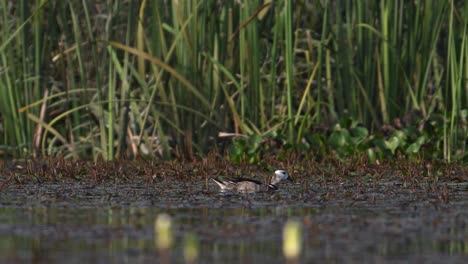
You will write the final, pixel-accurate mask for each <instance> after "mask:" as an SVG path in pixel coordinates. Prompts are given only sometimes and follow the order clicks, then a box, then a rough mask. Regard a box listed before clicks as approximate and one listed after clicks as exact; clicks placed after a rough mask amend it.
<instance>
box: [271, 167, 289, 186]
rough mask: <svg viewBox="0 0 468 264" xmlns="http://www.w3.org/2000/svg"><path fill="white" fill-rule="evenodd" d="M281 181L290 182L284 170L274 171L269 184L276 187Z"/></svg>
mask: <svg viewBox="0 0 468 264" xmlns="http://www.w3.org/2000/svg"><path fill="white" fill-rule="evenodd" d="M282 180H291V176H289V174H288V172H287V171H285V170H276V171H275V175H273V177H272V178H271V184H273V185H276V184H278V183H279V182H280V181H282Z"/></svg>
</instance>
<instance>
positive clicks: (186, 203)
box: [0, 185, 468, 263]
mask: <svg viewBox="0 0 468 264" xmlns="http://www.w3.org/2000/svg"><path fill="white" fill-rule="evenodd" d="M68 188H69V190H73V194H70V195H57V193H58V192H60V193H63V186H59V185H57V186H55V185H51V186H45V185H43V186H39V187H38V186H25V187H21V188H17V189H9V190H4V191H3V192H2V193H0V262H7V263H19V262H40V263H42V262H47V263H54V262H64V261H66V262H67V263H86V262H91V263H109V262H112V263H154V262H159V263H162V262H168V263H181V262H182V263H183V262H184V261H185V258H184V256H187V254H188V253H187V248H186V247H184V246H185V245H187V243H189V242H188V240H189V239H192V241H196V242H190V243H195V244H196V245H197V246H196V248H197V254H198V256H197V257H196V258H195V259H198V261H199V263H206V262H208V263H255V262H262V263H264V262H269V263H284V261H285V259H284V257H283V247H282V232H283V227H284V224H285V223H286V221H288V220H290V219H293V220H296V221H298V222H299V223H301V226H302V241H303V246H302V248H303V251H302V253H301V256H300V262H302V263H308V262H320V263H335V262H343V261H349V260H350V259H352V260H353V261H357V262H378V261H385V260H403V259H405V260H407V259H409V260H414V261H418V260H419V261H420V260H426V259H430V260H432V261H435V262H437V261H442V260H444V261H446V260H447V259H452V260H462V259H463V258H466V257H468V243H467V242H468V231H467V229H466V224H467V223H466V221H467V219H468V213H467V212H468V210H467V209H468V202H467V200H468V199H466V198H467V197H466V194H465V195H459V196H458V197H459V200H456V201H453V204H452V205H447V206H440V207H438V208H437V209H436V208H435V207H434V206H433V205H431V204H429V203H427V202H425V201H416V200H414V202H412V204H413V205H414V206H411V207H408V206H402V204H403V203H407V201H408V200H411V201H413V200H412V197H411V195H414V194H408V192H402V193H401V195H400V196H398V197H397V198H395V199H393V200H391V201H389V200H385V199H382V200H377V201H373V202H372V203H369V202H366V201H361V202H354V201H352V202H350V201H348V200H346V199H337V200H333V201H323V200H320V199H303V198H299V199H298V198H297V197H295V196H294V195H292V194H291V193H294V189H292V190H289V191H288V190H284V191H283V190H281V191H280V192H278V193H274V194H270V193H268V194H258V195H253V196H252V195H249V196H244V195H225V194H219V193H217V192H213V191H211V190H208V191H206V190H204V187H203V186H199V188H198V189H196V188H194V189H193V190H192V191H191V192H185V193H184V192H183V188H182V187H180V186H175V187H171V188H172V190H173V192H171V191H170V190H171V189H170V188H168V187H167V186H166V187H164V188H161V189H158V188H157V187H155V188H154V189H153V188H150V189H148V188H142V187H141V186H121V187H119V188H116V187H115V186H108V187H106V186H100V187H99V188H86V187H84V186H80V185H77V186H68ZM178 188H180V189H178ZM319 191H320V190H314V192H319ZM370 191H372V190H370ZM109 194H111V195H109ZM129 194H131V195H129ZM298 197H299V196H298ZM301 197H314V195H312V194H310V195H306V196H302V195H301ZM162 213H165V214H168V215H169V216H170V217H171V221H172V233H173V236H174V241H173V243H172V246H171V248H170V249H169V250H167V251H161V250H158V249H157V248H156V246H155V232H154V221H155V219H156V217H157V216H158V215H160V214H162ZM190 236H191V237H190ZM194 261H195V260H194ZM194 261H192V263H193V262H194Z"/></svg>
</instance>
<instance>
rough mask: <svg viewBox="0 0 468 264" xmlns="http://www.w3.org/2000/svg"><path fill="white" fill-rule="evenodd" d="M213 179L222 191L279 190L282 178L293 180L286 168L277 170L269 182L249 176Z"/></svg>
mask: <svg viewBox="0 0 468 264" xmlns="http://www.w3.org/2000/svg"><path fill="white" fill-rule="evenodd" d="M212 179H213V181H214V182H215V183H216V184H218V185H219V187H220V188H221V191H238V192H258V191H262V190H265V191H267V190H278V184H279V183H280V182H281V181H282V180H289V181H292V178H291V176H290V175H289V174H288V172H287V171H285V170H276V171H275V174H274V175H273V176H272V177H271V180H270V183H269V184H264V183H263V182H261V181H259V180H254V179H249V178H242V177H239V178H232V179H228V180H223V179H220V178H219V177H218V178H212Z"/></svg>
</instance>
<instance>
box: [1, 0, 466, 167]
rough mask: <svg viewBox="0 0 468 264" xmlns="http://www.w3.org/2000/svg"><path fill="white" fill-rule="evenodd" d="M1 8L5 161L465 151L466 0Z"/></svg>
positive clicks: (455, 156) (459, 155)
mask: <svg viewBox="0 0 468 264" xmlns="http://www.w3.org/2000/svg"><path fill="white" fill-rule="evenodd" d="M0 19H1V22H0V23H1V26H0V156H3V157H25V156H48V155H62V156H64V157H71V158H83V157H85V158H86V157H92V158H94V159H98V158H102V159H104V160H113V159H118V158H124V157H128V156H154V155H158V156H161V157H163V158H171V157H178V158H186V159H189V160H193V159H197V157H199V156H202V155H204V154H206V153H207V152H209V151H210V150H219V151H224V149H226V147H229V146H230V149H231V150H233V151H231V152H230V153H231V156H234V157H235V156H236V153H241V152H243V153H247V155H248V157H247V158H252V157H254V159H253V160H255V157H257V159H258V156H255V155H257V152H258V149H259V148H260V149H263V150H264V149H266V148H267V147H265V146H269V147H272V148H278V149H282V150H283V149H293V150H299V151H302V152H304V153H313V154H314V155H317V153H322V152H326V151H327V149H332V150H333V151H335V152H337V153H338V154H344V155H346V154H350V153H351V154H352V153H354V152H355V151H365V152H367V153H368V155H369V158H371V159H375V158H372V157H375V156H377V157H378V158H382V157H384V156H386V155H388V156H393V155H397V154H398V153H403V154H407V155H422V156H423V157H424V158H443V159H445V160H446V161H454V160H466V157H467V156H466V154H465V148H466V142H467V135H468V131H467V115H468V108H467V101H468V95H467V87H468V81H467V80H468V41H467V36H468V4H466V2H465V1H455V0H446V1H429V0H427V1H423V0H420V1H404V0H396V1H388V0H381V1H364V0H360V1H359V0H358V1H342V0H329V1H319V0H312V1H291V0H278V1H260V0H252V1H216V0H206V1H199V0H198V1H197V0H185V1H177V0H140V1H124V0H113V1H79V0H72V1H56V0H41V1H35V2H31V1H26V0H19V1H12V0H6V1H2V2H1V3H0ZM324 146H325V147H324ZM329 146H331V147H329ZM236 148H237V149H236ZM324 149H325V150H324ZM348 149H349V151H348ZM236 151H237V152H236ZM423 152H424V154H421V153H423ZM239 155H240V154H239Z"/></svg>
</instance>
